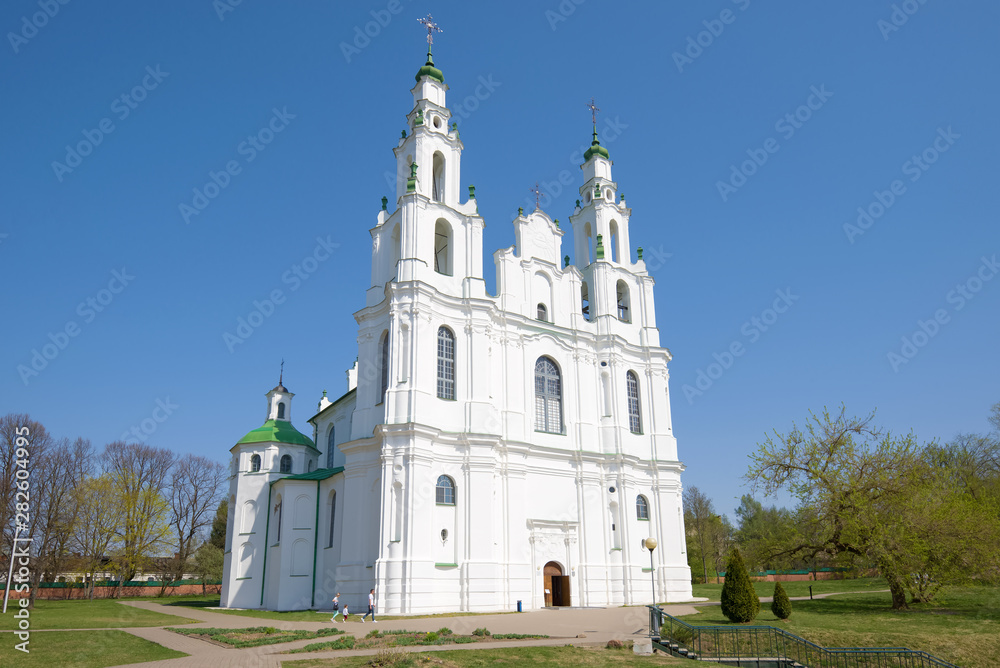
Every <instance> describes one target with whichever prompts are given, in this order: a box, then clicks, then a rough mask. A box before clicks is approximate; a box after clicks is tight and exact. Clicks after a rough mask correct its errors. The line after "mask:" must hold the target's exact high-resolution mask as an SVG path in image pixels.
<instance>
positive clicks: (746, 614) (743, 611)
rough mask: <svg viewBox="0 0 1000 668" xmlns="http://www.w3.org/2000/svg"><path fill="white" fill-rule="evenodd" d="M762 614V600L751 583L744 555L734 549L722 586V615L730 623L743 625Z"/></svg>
mask: <svg viewBox="0 0 1000 668" xmlns="http://www.w3.org/2000/svg"><path fill="white" fill-rule="evenodd" d="M758 612H760V599H759V598H757V592H755V591H754V588H753V583H751V582H750V574H749V573H748V572H747V567H746V564H744V563H743V555H742V554H740V551H739V549H737V548H734V549H733V551H732V553H731V554H730V555H729V564H728V565H727V566H726V582H725V584H723V585H722V614H724V615H725V616H726V617H727V618H729V621H731V622H734V623H737V624H743V623H746V622H750V621H753V619H754V617H756V616H757V613H758Z"/></svg>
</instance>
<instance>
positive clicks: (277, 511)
mask: <svg viewBox="0 0 1000 668" xmlns="http://www.w3.org/2000/svg"><path fill="white" fill-rule="evenodd" d="M274 542H275V543H280V542H281V497H280V496H279V497H278V502H277V503H275V504H274Z"/></svg>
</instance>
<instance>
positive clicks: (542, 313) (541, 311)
mask: <svg viewBox="0 0 1000 668" xmlns="http://www.w3.org/2000/svg"><path fill="white" fill-rule="evenodd" d="M538 319H539V320H541V321H542V322H548V321H549V310H548V309H547V308H545V304H539V305H538Z"/></svg>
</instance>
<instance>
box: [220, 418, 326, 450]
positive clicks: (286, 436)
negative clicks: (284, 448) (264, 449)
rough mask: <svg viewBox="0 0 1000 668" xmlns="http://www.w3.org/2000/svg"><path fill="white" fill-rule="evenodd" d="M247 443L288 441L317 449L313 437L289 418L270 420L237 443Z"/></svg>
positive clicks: (291, 443)
mask: <svg viewBox="0 0 1000 668" xmlns="http://www.w3.org/2000/svg"><path fill="white" fill-rule="evenodd" d="M247 443H287V444H289V445H304V446H306V447H309V448H312V449H313V450H316V445H315V444H314V443H313V442H312V439H311V438H309V437H308V436H306V435H305V434H303V433H302V432H300V431H299V430H298V429H296V428H295V427H293V426H292V423H291V422H288V421H287V420H268V421H267V422H265V423H264V424H263V426H260V427H257V428H256V429H254V430H253V431H251V432H249V433H248V434H247V435H246V436H244V437H243V438H241V439H240V440H239V441H237V442H236V445H245V444H247Z"/></svg>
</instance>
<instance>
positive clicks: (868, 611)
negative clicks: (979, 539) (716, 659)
mask: <svg viewBox="0 0 1000 668" xmlns="http://www.w3.org/2000/svg"><path fill="white" fill-rule="evenodd" d="M765 584H770V583H765ZM683 619H684V621H686V622H688V623H689V624H696V625H699V624H700V625H707V624H725V625H730V622H729V620H727V619H726V618H725V617H724V616H723V614H722V609H721V608H720V607H719V606H714V605H713V606H704V607H702V608H701V612H700V613H699V614H697V615H687V616H685V617H683ZM754 624H762V625H768V626H777V627H779V628H782V629H784V630H786V631H788V632H790V633H794V634H795V635H798V636H801V637H803V638H805V639H807V640H810V641H812V642H814V643H816V644H818V645H822V646H824V647H908V648H910V649H913V650H922V651H925V652H929V653H931V654H933V655H935V656H937V657H938V658H940V659H944V660H945V661H949V662H951V663H954V664H957V665H960V666H962V667H963V668H987V667H990V666H992V667H996V666H1000V660H998V657H1000V589H998V588H996V587H984V586H970V587H951V588H946V589H944V590H942V592H941V593H939V594H938V596H937V597H935V599H934V600H933V601H932V602H931V603H921V604H916V605H911V607H910V609H909V610H902V611H893V610H892V609H891V599H890V597H889V593H888V592H885V593H874V592H873V593H866V594H845V595H843V596H831V597H830V598H825V599H817V600H814V601H792V616H791V618H790V619H789V620H788V621H787V622H781V621H780V620H778V619H777V618H775V617H774V615H772V614H771V610H770V606H769V605H767V604H761V610H760V614H759V615H758V616H757V619H756V620H755V621H754Z"/></svg>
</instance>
